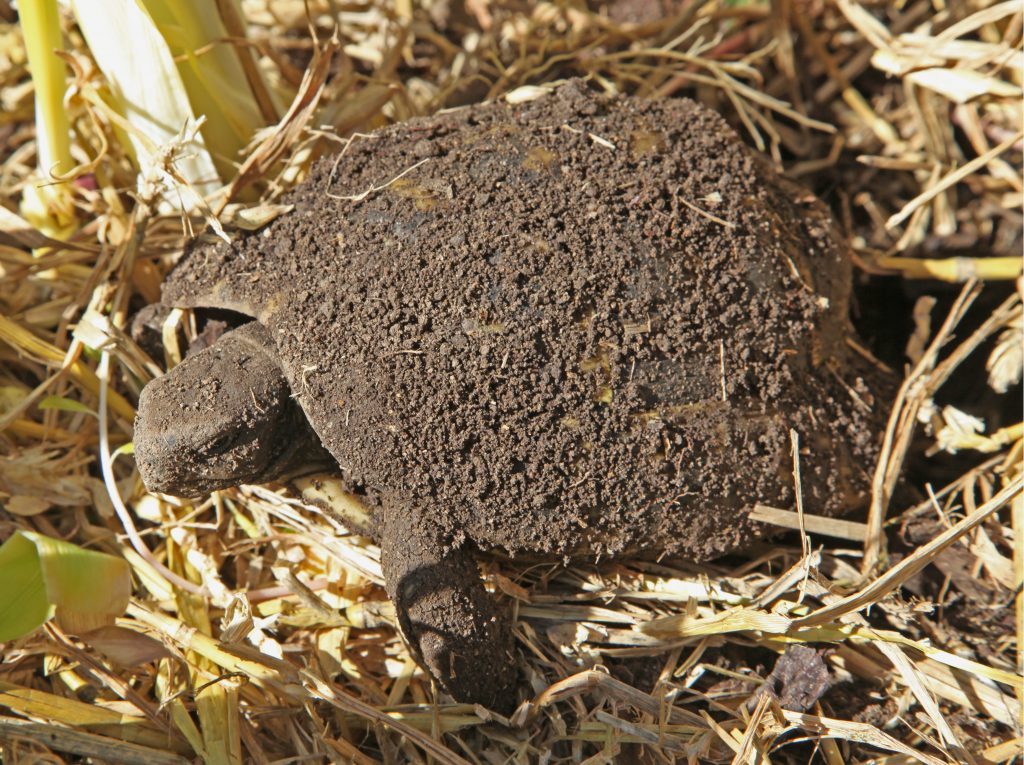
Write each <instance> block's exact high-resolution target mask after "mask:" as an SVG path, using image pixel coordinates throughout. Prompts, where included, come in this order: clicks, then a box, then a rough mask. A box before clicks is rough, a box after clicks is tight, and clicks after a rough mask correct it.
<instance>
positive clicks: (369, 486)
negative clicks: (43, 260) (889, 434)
mask: <svg viewBox="0 0 1024 765" xmlns="http://www.w3.org/2000/svg"><path fill="white" fill-rule="evenodd" d="M286 201H288V202H290V203H292V204H294V205H295V206H296V209H295V211H294V212H293V213H291V214H288V215H284V216H282V217H280V218H278V219H277V220H275V221H274V222H273V223H271V224H270V225H268V226H267V227H266V228H265V229H264V230H262V231H259V232H256V233H253V234H251V235H245V236H241V238H239V239H238V241H236V242H235V243H234V244H232V245H231V246H230V247H229V246H227V245H224V244H207V245H200V246H197V247H195V248H193V249H192V250H191V252H190V253H189V254H188V255H187V256H186V258H185V260H184V261H183V262H182V264H181V265H180V266H179V267H178V269H177V270H176V271H175V273H173V274H172V276H171V277H170V279H169V282H168V284H167V287H166V290H165V301H166V302H168V303H171V304H177V305H201V304H207V305H211V304H212V305H217V306H220V307H229V308H232V307H233V308H236V309H237V308H242V309H243V310H246V311H248V312H251V313H252V314H253V315H257V316H258V317H259V318H260V319H261V320H263V321H265V322H266V323H267V324H268V326H269V327H270V328H271V330H272V332H273V335H274V337H275V339H276V341H277V343H278V345H279V348H280V351H281V356H282V359H283V361H284V365H285V369H286V372H287V374H288V376H289V378H290V380H291V384H292V386H293V388H294V390H295V392H296V394H297V397H298V398H299V400H300V402H301V404H302V405H303V407H304V408H305V410H306V411H307V413H308V415H309V418H310V420H311V421H312V423H313V425H314V427H315V429H316V430H317V432H318V433H319V435H320V437H321V439H322V440H323V442H324V445H325V446H326V447H327V448H328V449H329V450H330V451H331V452H332V453H333V454H334V456H335V457H336V458H337V460H338V463H339V465H340V466H341V469H342V473H343V475H344V476H345V478H346V479H347V480H348V481H349V482H350V484H351V485H352V486H353V487H357V488H358V489H359V490H362V491H365V492H366V493H367V496H368V498H369V500H370V502H371V503H373V504H383V505H387V504H389V503H400V502H411V503H417V504H418V505H419V506H420V508H421V509H422V510H421V512H422V514H423V517H426V518H429V519H430V520H431V522H432V523H435V524H437V526H438V527H439V529H440V530H441V531H442V533H443V534H444V535H445V537H446V538H447V539H448V540H449V541H450V543H451V544H453V545H456V544H461V543H463V542H464V541H466V540H467V539H468V540H471V541H473V542H475V543H477V544H478V545H480V546H482V547H489V546H494V545H497V546H501V547H503V548H505V549H507V550H509V551H510V552H512V553H516V552H521V551H538V552H545V553H556V554H559V555H573V554H578V553H586V554H605V553H619V552H623V551H627V550H628V551H643V550H668V551H670V552H676V553H685V554H687V555H691V556H693V557H695V558H698V559H703V558H708V557H712V556H716V555H719V554H721V553H724V552H726V551H729V550H732V549H735V548H737V547H739V546H742V545H743V544H745V543H747V542H749V541H750V540H752V539H753V538H755V537H756V536H758V535H759V534H760V533H761V532H762V531H763V529H761V528H759V527H758V525H757V524H754V523H752V522H750V521H749V520H747V511H748V509H749V508H750V507H751V506H752V504H753V503H755V502H764V503H768V504H773V505H777V506H781V507H792V506H793V504H794V498H795V495H794V488H793V486H794V481H793V475H792V467H793V462H792V456H791V453H790V429H794V430H795V431H796V432H797V433H798V434H799V437H800V444H801V446H802V450H801V454H800V467H801V471H802V492H803V497H804V502H805V506H806V508H807V511H808V512H812V513H821V514H837V513H840V512H844V511H846V510H848V509H849V508H850V507H851V506H854V505H856V504H858V503H860V502H863V499H864V495H865V490H866V487H867V485H868V476H867V472H866V471H867V470H868V469H870V466H871V465H872V464H873V463H874V459H875V442H876V441H877V434H878V432H879V423H880V422H881V420H882V416H883V414H884V412H883V410H884V406H883V404H882V403H880V402H877V401H874V400H873V398H872V394H871V390H870V389H869V386H868V385H866V384H865V381H864V378H865V377H866V376H870V374H871V372H870V371H869V370H868V367H867V365H866V364H864V363H863V362H861V361H860V360H859V358H858V357H856V356H855V355H853V354H851V353H850V352H849V351H848V348H847V345H846V342H845V340H846V337H847V312H848V293H849V289H850V264H849V262H848V259H847V257H846V253H845V248H844V246H843V245H842V244H841V243H840V242H841V238H840V236H839V235H838V234H837V232H836V231H835V229H834V226H833V224H832V222H831V219H830V217H829V215H828V212H827V210H826V208H825V207H824V205H822V204H821V203H820V202H819V201H818V200H816V199H815V198H813V197H812V196H811V195H810V194H809V193H808V192H806V191H804V190H803V189H801V188H800V187H799V186H797V185H795V184H792V183H790V182H788V181H786V180H784V179H782V178H780V177H779V176H778V175H776V174H775V173H774V172H773V171H772V170H771V168H770V167H768V165H767V164H766V163H765V162H763V161H762V160H761V159H760V158H759V157H757V156H755V155H754V154H753V153H752V152H751V151H750V150H749V149H747V147H745V146H744V145H743V144H742V143H741V142H740V140H739V139H738V138H737V136H736V135H735V134H734V133H733V131H732V130H731V129H730V128H729V127H728V126H727V125H726V123H725V122H724V121H723V120H722V119H721V118H720V117H719V116H718V115H716V114H714V113H713V112H711V111H709V110H707V109H705V108H703V107H701V106H698V105H697V104H695V103H693V102H691V101H688V100H683V99H679V100H662V101H645V100H638V99H632V98H626V97H614V98H613V97H605V96H601V95H597V94H594V93H591V92H589V91H587V90H585V89H584V88H583V86H581V85H579V84H576V83H572V84H570V85H568V86H565V87H562V88H560V89H559V90H558V91H557V92H555V93H553V94H549V95H547V96H544V97H542V98H539V99H537V100H534V101H531V102H528V103H525V104H519V105H509V104H505V103H495V104H489V105H481V106H474V107H471V108H465V109H460V110H456V111H452V112H447V113H442V114H438V115H435V116H433V117H429V118H424V119H415V120H411V121H409V122H407V123H404V124H401V125H398V126H394V127H391V128H388V129H385V130H382V131H380V132H377V133H375V134H374V135H372V136H371V137H369V138H357V139H355V140H354V141H353V142H352V143H351V145H349V146H348V148H347V149H346V150H345V152H344V153H343V154H342V155H340V156H339V157H329V158H326V159H324V160H321V161H320V162H319V163H318V164H317V165H316V166H315V167H314V168H313V170H312V172H311V174H310V177H309V178H308V179H307V180H306V181H305V182H304V183H303V184H302V185H301V186H299V187H298V188H296V189H295V190H294V191H293V192H292V193H291V194H290V197H289V198H288V199H287V200H286ZM214 282H217V285H216V288H215V289H212V286H213V283H214Z"/></svg>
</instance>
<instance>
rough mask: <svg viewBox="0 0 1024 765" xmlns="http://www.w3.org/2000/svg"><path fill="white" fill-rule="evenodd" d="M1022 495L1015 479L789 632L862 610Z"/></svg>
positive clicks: (1023, 487)
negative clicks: (852, 592)
mask: <svg viewBox="0 0 1024 765" xmlns="http://www.w3.org/2000/svg"><path fill="white" fill-rule="evenodd" d="M1022 491H1024V477H1017V478H1015V479H1013V480H1012V481H1010V482H1009V483H1008V484H1007V485H1006V486H1005V487H1003V488H1002V489H1001V490H1000V491H999V493H998V494H996V495H995V496H994V497H992V499H990V500H989V501H988V502H986V503H985V504H983V505H982V506H981V507H979V508H978V509H977V510H975V511H974V512H973V513H971V514H970V515H968V516H966V517H965V518H963V520H961V521H959V522H958V523H957V524H956V525H954V526H951V527H950V528H948V529H947V530H946V531H944V532H942V533H941V534H939V535H938V536H937V537H935V538H934V539H933V540H932V541H930V542H928V543H927V544H925V545H923V546H921V547H919V548H918V549H917V550H915V551H914V552H913V553H912V554H911V555H909V556H907V557H906V558H904V559H903V560H902V561H900V562H899V563H898V564H897V565H895V566H893V567H892V568H891V569H889V570H888V571H886V572H885V573H884V574H882V575H881V576H879V577H878V578H877V579H875V580H874V581H872V582H871V584H869V585H867V586H866V587H865V588H863V589H862V590H860V591H858V592H856V593H854V594H853V595H848V596H847V597H845V598H843V599H841V600H839V601H837V602H836V603H833V604H831V605H828V606H825V607H823V608H821V609H819V610H818V611H815V612H814V613H812V614H808V615H807V616H804V617H801V618H799V619H794V620H793V623H792V627H791V628H792V629H806V628H808V627H816V626H819V625H822V624H827V623H828V622H830V621H833V620H834V619H837V618H839V617H840V616H842V615H844V614H848V613H852V612H853V611H858V610H860V609H861V608H864V607H865V606H869V605H871V604H872V603H875V602H877V601H878V600H879V599H881V597H882V596H883V595H885V594H887V593H889V592H892V591H893V590H895V589H896V588H897V587H899V586H900V585H901V584H903V583H904V582H906V581H907V580H908V579H909V578H910V577H912V576H913V575H914V574H916V573H917V572H918V571H920V570H921V569H923V568H924V567H925V566H927V565H928V564H929V563H930V562H931V561H932V560H933V559H934V558H935V556H936V555H938V554H939V553H940V552H942V551H943V550H944V549H946V548H947V547H949V546H950V545H951V544H953V543H954V542H956V541H957V540H958V539H960V538H962V537H963V536H964V535H965V534H967V533H968V532H969V531H971V530H972V529H974V528H976V527H977V526H978V525H979V524H981V523H982V522H983V521H985V520H986V519H987V518H988V517H989V516H991V515H992V514H993V513H995V512H997V511H998V510H1001V509H1002V508H1003V507H1004V506H1005V505H1007V504H1008V503H1010V502H1011V501H1014V500H1015V499H1016V498H1017V497H1019V496H1020V494H1021V492H1022Z"/></svg>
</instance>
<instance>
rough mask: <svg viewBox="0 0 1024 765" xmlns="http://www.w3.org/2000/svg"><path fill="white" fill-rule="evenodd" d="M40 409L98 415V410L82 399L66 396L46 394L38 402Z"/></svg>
mask: <svg viewBox="0 0 1024 765" xmlns="http://www.w3.org/2000/svg"><path fill="white" fill-rule="evenodd" d="M38 406H39V408H40V409H57V410H58V411H61V412H80V413H81V414H91V415H92V416H93V417H95V416H96V412H94V411H93V410H92V409H90V408H89V407H88V406H86V405H85V404H83V403H82V402H81V401H75V400H74V399H70V398H65V397H64V396H46V397H44V398H43V399H42V400H41V401H40V402H39V404H38Z"/></svg>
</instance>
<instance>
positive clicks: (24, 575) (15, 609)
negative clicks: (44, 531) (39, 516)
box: [0, 532, 54, 643]
mask: <svg viewBox="0 0 1024 765" xmlns="http://www.w3.org/2000/svg"><path fill="white" fill-rule="evenodd" d="M0 580H2V581H3V583H4V586H3V588H2V589H0V643H2V642H4V641H6V640H13V639H14V638H17V637H21V636H22V635H26V634H28V633H29V632H32V630H34V629H35V628H36V627H38V626H39V625H40V624H42V623H43V622H45V621H46V620H47V619H49V618H50V617H51V616H53V612H54V608H53V605H52V604H51V603H50V601H49V600H48V599H47V597H46V586H45V585H44V584H43V572H42V571H41V569H40V565H39V553H38V552H37V551H36V546H35V545H34V544H32V542H31V541H29V540H28V538H26V537H25V536H24V535H23V534H22V533H21V532H18V533H16V534H14V536H12V537H11V538H10V539H8V540H7V541H6V542H4V543H3V545H0Z"/></svg>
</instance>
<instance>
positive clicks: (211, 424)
mask: <svg viewBox="0 0 1024 765" xmlns="http://www.w3.org/2000/svg"><path fill="white" fill-rule="evenodd" d="M323 455H324V452H323V450H322V447H320V444H319V441H318V439H317V438H316V436H315V434H314V433H313V431H312V429H311V428H310V426H309V424H308V422H307V421H306V418H305V416H304V414H303V413H302V410H301V408H300V407H299V405H298V403H297V402H296V401H295V400H294V399H293V398H292V395H291V388H290V386H289V385H288V380H287V379H286V378H285V375H284V372H283V371H282V369H281V366H280V364H279V362H278V358H277V351H276V348H275V347H274V345H273V341H272V339H271V338H270V336H269V333H268V332H267V330H266V329H265V328H264V327H263V326H262V325H260V324H259V323H257V322H253V323H251V324H246V325H245V326H243V327H241V328H239V329H236V330H233V331H231V332H227V333H225V334H224V335H223V336H222V337H221V338H220V339H218V340H217V342H215V343H214V344H213V345H211V346H210V347H209V348H206V349H204V350H202V351H200V352H199V353H196V354H195V355H192V356H189V357H188V358H186V359H185V360H184V361H183V362H182V363H181V364H179V365H178V366H176V367H175V368H174V369H172V370H170V371H169V372H168V373H167V374H166V375H164V376H163V377H159V378H157V379H155V380H153V381H151V382H150V383H149V384H148V385H146V387H145V388H144V389H143V391H142V395H141V396H140V397H139V409H138V414H137V416H136V419H135V458H136V462H137V464H138V467H139V472H140V473H141V474H142V479H143V481H144V482H145V484H146V487H147V488H148V489H149V490H150V491H159V492H163V493H167V494H177V495H179V496H186V497H195V496H199V495H202V494H206V493H209V492H210V491H214V490H217V489H225V488H228V487H230V486H236V485H238V484H241V483H260V482H264V481H270V480H274V479H276V478H282V477H286V476H290V475H294V474H295V473H296V471H297V470H298V469H300V468H301V467H302V466H303V464H305V463H309V464H310V467H311V469H316V468H318V467H322V464H323V461H324V460H323Z"/></svg>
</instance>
